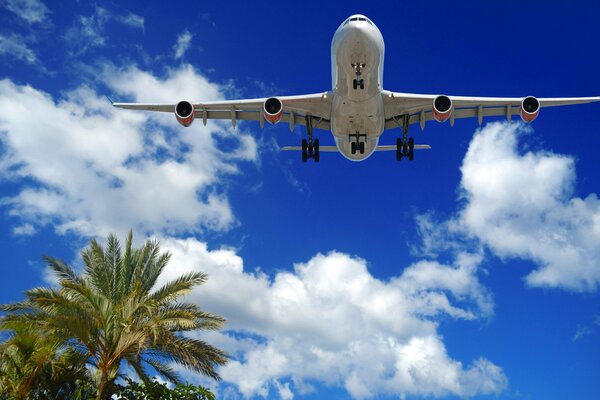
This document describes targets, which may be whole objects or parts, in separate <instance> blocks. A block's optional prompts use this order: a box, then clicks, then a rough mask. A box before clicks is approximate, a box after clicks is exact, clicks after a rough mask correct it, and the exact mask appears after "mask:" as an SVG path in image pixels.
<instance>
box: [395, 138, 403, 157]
mask: <svg viewBox="0 0 600 400" xmlns="http://www.w3.org/2000/svg"><path fill="white" fill-rule="evenodd" d="M401 150H402V139H400V138H398V139H396V151H397V152H398V153H399V152H400V151H401Z"/></svg>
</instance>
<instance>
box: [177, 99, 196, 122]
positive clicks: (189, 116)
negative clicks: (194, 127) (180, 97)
mask: <svg viewBox="0 0 600 400" xmlns="http://www.w3.org/2000/svg"><path fill="white" fill-rule="evenodd" d="M194 114H195V113H194V106H193V105H192V103H190V102H189V101H185V100H184V101H180V102H179V103H177V105H176V106H175V118H177V122H179V123H180V124H181V125H183V126H190V125H191V124H192V122H194Z"/></svg>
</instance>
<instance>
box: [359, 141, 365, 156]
mask: <svg viewBox="0 0 600 400" xmlns="http://www.w3.org/2000/svg"><path fill="white" fill-rule="evenodd" d="M358 151H359V152H360V154H365V142H360V143H359V144H358Z"/></svg>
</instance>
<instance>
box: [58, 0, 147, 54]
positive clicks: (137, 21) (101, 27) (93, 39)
mask: <svg viewBox="0 0 600 400" xmlns="http://www.w3.org/2000/svg"><path fill="white" fill-rule="evenodd" d="M109 21H116V22H119V23H122V24H125V25H128V26H131V27H134V28H138V29H142V30H143V29H144V18H143V17H141V16H139V15H137V14H133V13H128V14H127V15H118V14H112V13H111V12H109V11H108V10H107V9H105V8H102V7H99V6H96V8H95V9H94V13H93V14H92V15H90V16H80V17H79V19H78V20H77V21H76V22H75V24H74V25H73V26H71V28H69V29H68V30H67V32H66V34H65V40H66V42H67V45H69V46H70V47H71V48H72V49H74V51H75V53H77V54H81V53H84V52H85V51H87V50H88V49H89V48H91V47H102V46H105V45H106V34H105V27H106V24H107V23H108V22H109Z"/></svg>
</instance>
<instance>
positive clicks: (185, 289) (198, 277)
mask: <svg viewBox="0 0 600 400" xmlns="http://www.w3.org/2000/svg"><path fill="white" fill-rule="evenodd" d="M207 278H208V275H206V274H205V273H203V272H190V273H187V274H185V275H182V276H180V277H179V278H177V279H175V280H172V281H170V282H167V283H166V284H164V285H163V286H162V287H160V288H159V289H158V290H157V291H155V292H154V293H153V294H152V295H151V296H150V299H151V300H152V301H154V302H156V303H157V304H163V303H166V302H170V301H174V300H176V299H177V298H178V297H180V296H183V295H186V294H189V293H190V291H191V290H192V289H193V287H194V286H198V285H201V284H203V283H204V282H206V280H207Z"/></svg>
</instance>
